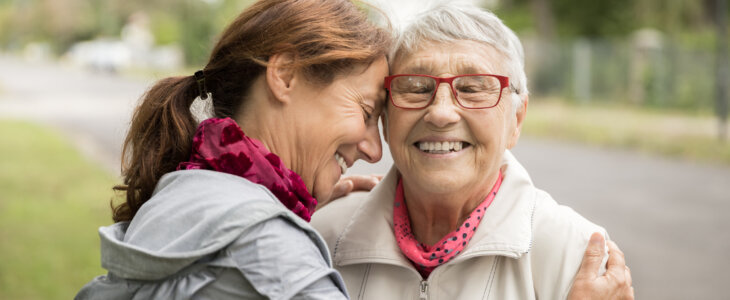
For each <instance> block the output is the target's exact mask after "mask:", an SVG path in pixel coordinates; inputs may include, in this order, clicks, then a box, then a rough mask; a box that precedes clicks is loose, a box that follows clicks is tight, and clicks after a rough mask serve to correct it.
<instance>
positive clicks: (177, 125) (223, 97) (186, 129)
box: [112, 0, 390, 222]
mask: <svg viewBox="0 0 730 300" xmlns="http://www.w3.org/2000/svg"><path fill="white" fill-rule="evenodd" d="M389 46H390V33H389V32H387V31H385V30H384V29H382V28H378V27H376V26H374V25H373V24H371V23H370V22H368V20H367V17H366V16H365V14H364V13H363V12H362V11H360V10H359V9H358V7H357V6H356V5H355V4H353V3H352V2H351V1H350V0H299V1H289V0H258V1H256V2H255V3H254V4H253V5H251V6H250V7H249V8H248V9H246V10H245V11H244V12H243V13H241V14H240V15H239V16H238V17H237V18H236V19H235V20H234V21H233V23H232V24H230V25H229V26H228V27H227V28H226V29H225V30H224V31H223V33H222V34H221V36H220V39H219V40H218V42H217V43H216V45H215V47H214V48H213V51H212V52H211V55H210V58H209V60H208V62H207V63H206V64H205V67H204V70H205V74H204V75H202V74H201V75H202V76H204V78H205V85H203V87H204V88H202V89H200V91H199V89H198V83H197V82H196V80H195V78H194V77H193V76H188V77H174V78H167V79H163V80H161V81H159V82H157V84H155V86H153V87H152V88H151V89H150V90H149V91H147V93H146V94H145V95H144V96H143V97H142V103H141V104H140V105H139V107H137V109H136V111H135V112H134V116H133V117H132V124H131V128H130V129H129V133H128V134H127V138H126V140H125V141H124V149H123V152H122V153H123V154H122V175H123V176H124V184H122V185H118V186H115V187H114V190H116V191H121V192H126V199H125V201H124V202H123V203H120V204H119V205H116V206H115V205H114V204H113V203H112V211H113V216H114V221H115V222H119V221H129V220H131V219H132V218H133V217H134V215H135V214H136V213H137V211H138V210H139V208H140V207H141V206H142V204H144V202H145V201H147V200H148V199H149V198H150V197H152V192H153V191H154V189H155V186H156V185H157V182H158V181H159V180H160V178H161V177H162V175H164V174H165V173H169V172H172V171H174V170H175V169H176V168H177V165H178V164H180V163H181V162H184V161H187V160H188V159H189V158H190V152H191V148H192V141H193V135H194V134H195V130H196V127H197V124H196V122H195V119H194V118H193V116H192V114H191V113H190V105H191V104H192V102H193V100H195V98H196V97H197V96H198V95H200V94H201V93H203V92H205V91H207V92H210V93H211V94H212V99H209V100H205V101H211V104H213V115H214V116H215V117H219V118H223V117H233V116H235V115H236V114H237V112H238V110H239V109H240V108H241V104H242V103H243V102H245V101H246V98H247V97H249V92H250V88H251V86H252V84H253V82H254V81H255V79H256V78H257V77H259V76H261V74H263V73H264V72H265V71H266V63H267V61H268V59H269V57H271V55H274V54H277V53H291V54H294V57H295V60H294V61H293V62H292V63H291V64H289V65H288V67H290V68H292V69H294V70H297V71H302V73H303V74H305V75H306V76H307V78H308V79H312V80H313V82H318V83H323V84H329V83H330V82H331V81H332V80H334V77H335V76H337V75H340V74H346V73H347V72H349V71H350V70H351V69H352V67H353V66H354V65H358V64H370V63H371V62H373V61H375V60H376V59H377V58H379V57H382V56H384V55H385V54H386V52H387V50H388V49H389Z"/></svg>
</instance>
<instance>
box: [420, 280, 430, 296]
mask: <svg viewBox="0 0 730 300" xmlns="http://www.w3.org/2000/svg"><path fill="white" fill-rule="evenodd" d="M419 299H421V300H426V299H428V281H425V280H421V297H420V298H419Z"/></svg>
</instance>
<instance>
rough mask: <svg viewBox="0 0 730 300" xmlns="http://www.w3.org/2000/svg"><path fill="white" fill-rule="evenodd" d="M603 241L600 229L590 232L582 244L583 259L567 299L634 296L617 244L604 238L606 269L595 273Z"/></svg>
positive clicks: (601, 252) (600, 260) (602, 252)
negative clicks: (606, 253)
mask: <svg viewBox="0 0 730 300" xmlns="http://www.w3.org/2000/svg"><path fill="white" fill-rule="evenodd" d="M605 244H606V241H605V239H604V238H603V235H601V234H600V233H597V232H596V233H593V235H591V240H590V242H589V243H588V247H586V251H585V255H584V256H583V262H582V263H581V265H580V269H579V270H578V274H577V275H576V277H575V282H574V283H573V287H572V288H571V290H570V294H568V299H569V300H577V299H606V300H608V299H610V300H615V299H621V300H623V299H627V300H633V299H634V288H633V287H632V286H631V285H632V282H631V271H630V270H629V267H628V266H626V261H625V259H624V253H623V252H621V249H619V248H618V245H616V243H614V242H612V241H608V243H607V244H608V255H609V256H608V262H607V263H606V273H604V274H603V275H601V276H599V275H598V270H599V269H600V267H601V262H602V260H603V255H604V249H605V246H604V245H605Z"/></svg>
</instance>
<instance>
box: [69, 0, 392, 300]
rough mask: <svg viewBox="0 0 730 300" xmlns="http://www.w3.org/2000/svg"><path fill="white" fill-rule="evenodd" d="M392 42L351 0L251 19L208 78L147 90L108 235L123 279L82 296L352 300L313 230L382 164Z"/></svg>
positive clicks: (262, 11) (104, 281)
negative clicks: (324, 205) (349, 175)
mask: <svg viewBox="0 0 730 300" xmlns="http://www.w3.org/2000/svg"><path fill="white" fill-rule="evenodd" d="M390 41H391V40H390V34H389V33H387V32H386V31H384V30H383V29H380V28H378V27H375V26H374V25H373V24H371V23H370V22H368V20H367V19H366V17H365V16H364V14H363V13H362V12H361V11H360V10H359V9H358V8H357V7H356V6H355V5H354V4H353V3H351V2H350V1H347V0H300V1H288V0H261V1H258V2H257V3H255V4H253V6H251V7H250V8H248V9H247V10H246V11H244V12H243V13H242V14H241V15H240V16H239V17H238V18H237V19H236V20H235V21H234V22H233V23H232V24H231V25H230V26H229V27H228V28H227V29H226V30H225V31H224V32H223V34H222V36H221V37H220V40H219V41H218V43H217V44H216V46H215V48H214V50H213V53H212V54H211V56H210V60H209V61H208V63H207V64H206V66H205V67H204V68H203V70H201V71H199V72H196V74H195V75H194V76H185V77H177V78H167V79H164V80H161V81H159V82H158V83H157V84H156V85H155V86H153V87H152V88H151V89H150V90H149V91H148V92H147V94H146V95H145V96H144V97H143V99H142V102H141V104H140V106H139V107H138V108H137V110H136V112H135V114H134V117H133V119H132V125H131V128H130V130H129V134H128V136H127V140H126V142H125V149H126V150H130V151H131V153H129V154H131V158H130V159H128V160H125V161H126V163H127V165H126V168H125V169H124V170H123V173H124V183H125V185H124V186H122V187H119V188H118V189H120V190H122V191H125V192H126V201H125V202H124V203H121V204H120V205H118V206H116V207H115V209H114V212H113V213H114V220H115V221H116V222H117V223H116V224H114V225H112V226H108V227H102V228H101V229H100V230H99V232H100V236H101V258H102V266H103V267H104V268H105V269H107V270H108V271H109V273H108V274H107V275H106V276H100V277H97V278H96V279H94V280H93V281H92V282H90V283H89V284H87V285H86V286H85V287H84V288H83V289H82V290H81V291H80V292H79V294H78V295H77V298H78V299H105V300H108V299H251V298H256V299H259V298H269V299H290V298H306V299H344V298H346V295H347V294H346V291H345V288H344V286H343V285H342V280H341V278H340V276H339V275H338V274H337V273H336V272H335V271H334V270H333V269H332V267H331V263H330V258H329V255H328V253H327V248H326V247H325V245H324V242H323V241H322V239H321V238H320V237H319V235H318V234H317V233H316V232H315V231H314V229H312V227H311V226H310V225H309V224H308V223H307V221H309V219H310V215H311V214H312V213H313V212H314V209H315V206H316V204H317V200H315V199H320V200H327V199H328V198H330V197H331V195H330V194H331V193H332V191H333V186H334V185H335V183H336V182H337V181H338V179H339V178H340V176H341V175H342V174H343V173H345V171H346V170H347V168H348V167H349V166H351V165H352V164H353V163H354V162H355V161H356V160H358V159H364V160H367V161H370V162H375V161H377V160H379V159H380V156H381V145H380V136H379V133H378V127H377V117H378V116H379V115H380V110H381V107H382V105H383V103H384V101H385V90H383V88H382V78H383V77H384V76H386V75H388V66H387V62H386V60H385V54H386V50H387V49H388V45H389V43H390ZM196 98H197V99H196ZM194 99H195V100H194ZM191 106H192V107H193V108H195V109H194V110H196V111H198V112H201V111H205V109H204V108H205V107H206V106H209V107H212V113H213V117H214V118H210V119H207V120H205V121H203V122H202V123H200V125H199V126H198V124H197V122H196V121H195V119H194V115H193V114H192V113H191V111H190V110H191ZM200 108H203V109H200ZM196 128H197V129H196Z"/></svg>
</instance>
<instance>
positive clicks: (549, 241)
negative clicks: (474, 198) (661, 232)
mask: <svg viewBox="0 0 730 300" xmlns="http://www.w3.org/2000/svg"><path fill="white" fill-rule="evenodd" d="M502 171H503V174H504V181H503V182H502V186H501V187H500V190H499V192H498V193H497V196H496V197H495V199H494V201H493V202H492V204H491V205H490V206H489V208H488V209H487V211H486V213H485V215H484V218H483V219H482V221H481V223H480V224H479V227H478V228H477V230H476V233H475V234H474V237H473V238H472V240H471V241H470V242H469V244H468V245H467V246H466V248H465V249H464V251H463V252H462V253H461V254H460V255H459V256H457V257H456V258H454V259H453V260H451V261H449V262H447V263H445V264H443V265H441V266H439V267H437V268H436V269H435V270H434V271H433V273H431V275H430V276H429V278H428V279H427V280H424V279H422V278H421V276H420V275H419V273H418V272H417V271H416V269H415V268H413V266H412V265H411V263H410V262H409V261H408V260H407V258H405V256H404V255H402V254H401V252H400V249H399V248H398V245H397V244H396V240H395V237H394V234H393V209H392V206H393V200H394V194H395V187H396V183H397V178H398V177H399V176H400V175H399V174H398V172H397V170H395V168H393V169H391V170H390V172H389V173H388V174H387V175H386V176H385V178H384V179H383V180H382V181H381V183H380V184H378V185H377V186H376V187H375V188H374V189H373V190H372V191H371V192H370V193H358V194H353V195H352V196H349V197H347V198H344V199H340V200H337V201H335V202H333V203H331V204H329V205H327V206H326V207H325V208H323V209H321V210H320V211H318V212H317V213H315V214H314V216H313V218H312V225H313V226H314V227H315V228H316V229H317V230H318V231H319V232H320V233H321V234H322V236H323V237H324V238H325V240H326V241H327V244H328V246H329V249H330V253H331V254H332V258H333V262H334V265H335V268H336V269H337V270H338V271H339V272H340V273H341V274H342V277H343V278H344V280H345V284H346V286H347V290H348V292H349V294H350V297H352V299H374V300H384V299H434V300H456V299H565V298H566V297H567V293H568V291H569V290H570V287H571V284H572V282H573V278H574V277H575V274H576V271H577V270H578V267H579V265H580V262H581V259H582V257H583V253H584V251H585V248H586V246H587V245H588V239H589V238H590V235H591V233H593V232H597V231H598V232H602V233H604V235H605V230H604V229H603V228H601V227H599V226H597V225H595V224H593V223H591V222H589V221H588V220H586V219H585V218H583V217H581V216H580V215H579V214H578V213H576V212H575V211H573V210H572V209H571V208H569V207H566V206H561V205H558V204H557V203H556V202H555V200H553V199H552V198H551V197H550V195H548V194H547V193H545V192H544V191H542V190H539V189H537V188H535V186H534V185H533V184H532V181H531V179H530V177H529V175H528V174H527V171H525V169H524V168H523V167H522V166H521V165H520V164H519V162H518V161H517V160H516V159H515V158H514V156H512V154H511V153H510V152H509V151H506V152H505V155H504V158H503V166H502Z"/></svg>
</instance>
